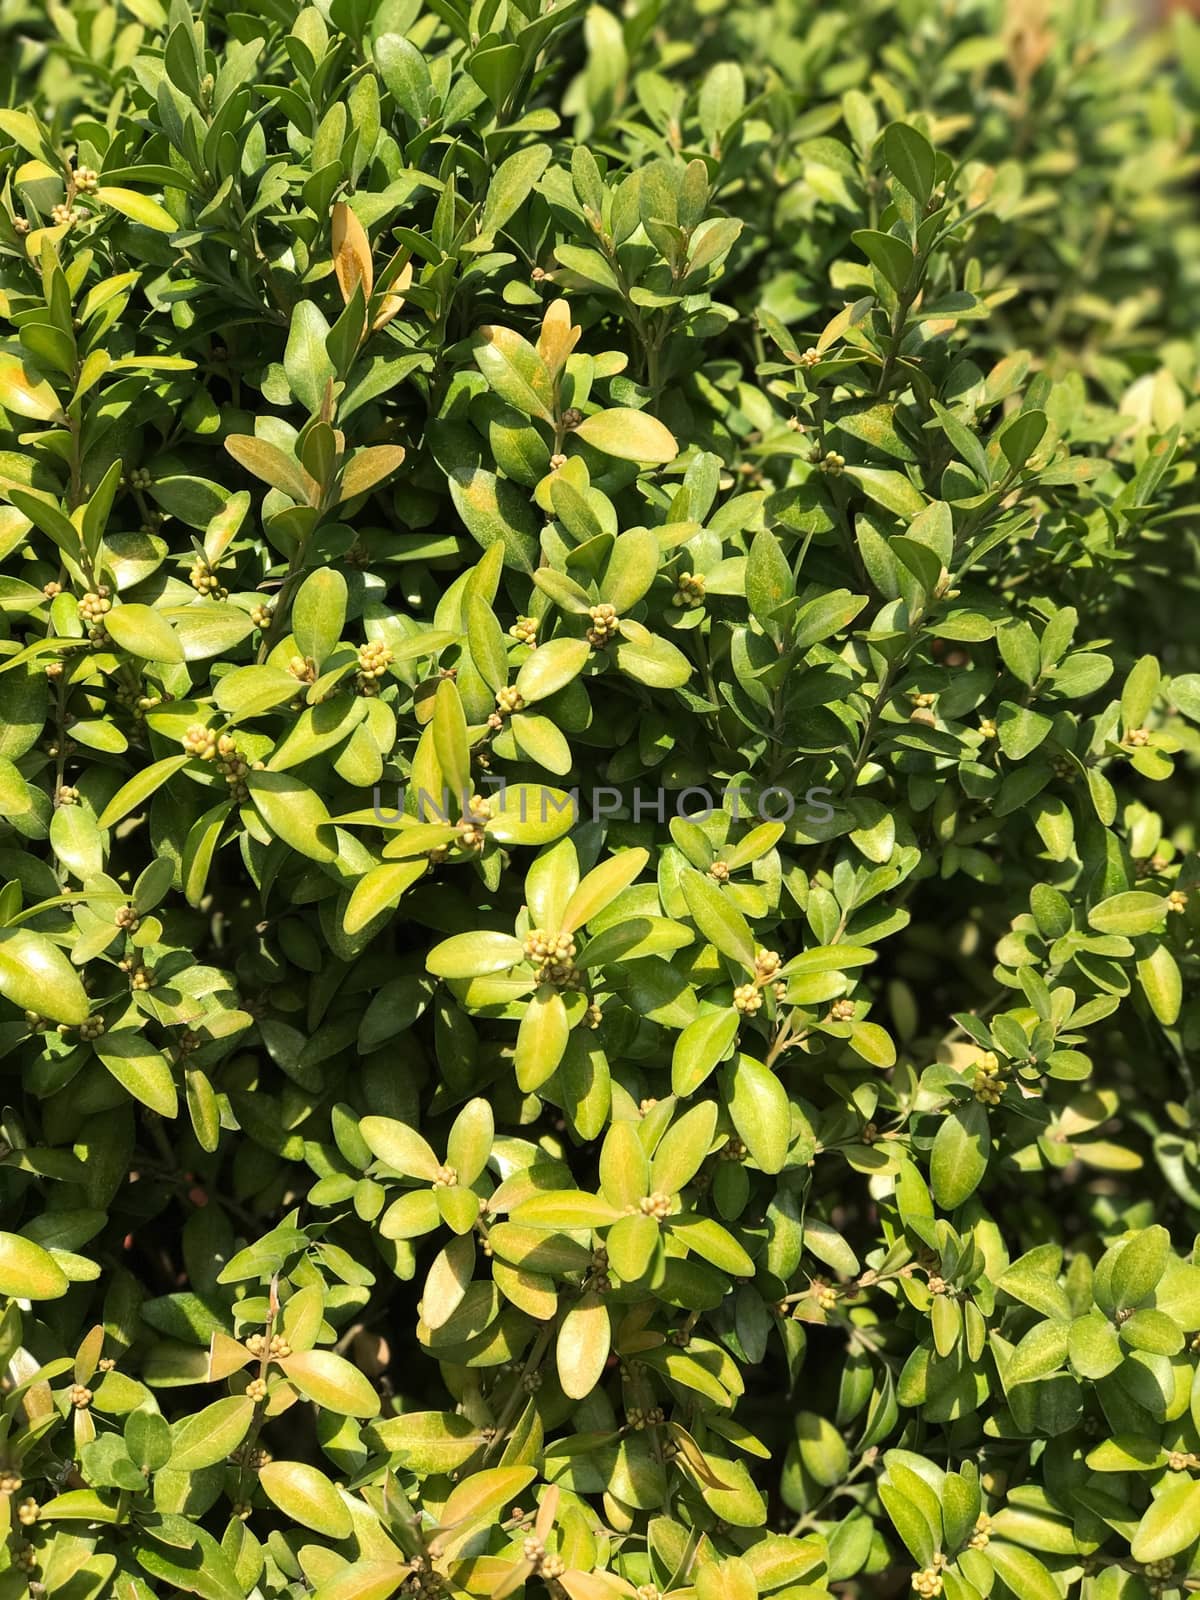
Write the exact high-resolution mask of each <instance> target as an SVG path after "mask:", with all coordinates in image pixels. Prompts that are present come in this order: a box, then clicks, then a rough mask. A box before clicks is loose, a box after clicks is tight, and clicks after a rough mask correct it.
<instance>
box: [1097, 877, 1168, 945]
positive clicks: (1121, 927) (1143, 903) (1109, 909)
mask: <svg viewBox="0 0 1200 1600" xmlns="http://www.w3.org/2000/svg"><path fill="white" fill-rule="evenodd" d="M1168 909H1169V908H1168V905H1167V900H1166V896H1165V895H1160V894H1150V893H1149V892H1148V891H1147V890H1145V889H1126V890H1123V891H1122V892H1121V893H1120V894H1113V895H1109V897H1108V899H1107V900H1101V902H1100V904H1099V905H1098V906H1093V907H1092V909H1091V910H1090V911H1089V912H1088V927H1089V928H1095V930H1096V932H1097V933H1122V934H1125V935H1126V937H1128V938H1131V939H1132V938H1136V937H1137V936H1138V935H1139V934H1143V933H1153V932H1154V931H1155V930H1156V929H1157V928H1158V927H1160V926H1161V924H1162V923H1163V922H1164V921H1165V920H1166V916H1167V911H1168Z"/></svg>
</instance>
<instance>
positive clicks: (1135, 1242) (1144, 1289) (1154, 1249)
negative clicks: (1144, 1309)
mask: <svg viewBox="0 0 1200 1600" xmlns="http://www.w3.org/2000/svg"><path fill="white" fill-rule="evenodd" d="M1170 1255H1171V1235H1170V1234H1169V1233H1168V1232H1167V1230H1166V1229H1165V1228H1163V1227H1161V1226H1157V1225H1156V1226H1154V1227H1151V1228H1143V1229H1142V1230H1141V1231H1140V1232H1139V1233H1135V1234H1134V1236H1133V1238H1132V1239H1130V1240H1129V1242H1128V1244H1123V1245H1122V1246H1121V1250H1120V1254H1119V1255H1118V1256H1117V1259H1116V1262H1115V1264H1114V1266H1113V1269H1112V1277H1111V1279H1110V1286H1111V1291H1112V1298H1113V1309H1114V1310H1115V1311H1118V1312H1119V1311H1125V1310H1128V1309H1129V1307H1131V1306H1137V1305H1140V1304H1141V1303H1142V1301H1143V1300H1146V1299H1148V1298H1149V1296H1150V1295H1151V1294H1153V1293H1154V1290H1155V1288H1156V1287H1157V1286H1158V1281H1159V1279H1160V1278H1161V1277H1162V1275H1163V1273H1164V1272H1165V1271H1166V1267H1167V1262H1168V1260H1169V1259H1170Z"/></svg>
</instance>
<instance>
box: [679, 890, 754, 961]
mask: <svg viewBox="0 0 1200 1600" xmlns="http://www.w3.org/2000/svg"><path fill="white" fill-rule="evenodd" d="M679 884H680V888H681V889H682V890H683V897H684V899H685V900H686V901H687V907H688V912H689V914H690V915H691V918H692V921H693V922H694V923H695V924H696V926H697V928H699V930H700V932H701V933H702V934H703V936H704V937H705V938H706V939H707V940H708V942H709V943H710V944H712V945H715V946H716V947H717V949H718V950H719V951H720V952H721V954H722V955H725V956H728V957H729V959H730V960H731V961H736V962H737V964H738V965H739V966H740V967H744V968H745V970H746V971H747V972H753V971H754V938H753V936H752V934H751V932H750V926H749V924H748V923H747V921H746V919H745V917H744V916H743V915H742V914H741V912H740V911H739V910H738V909H737V907H736V906H735V905H734V904H733V902H732V900H730V899H729V898H728V897H727V896H725V895H723V894H722V893H721V891H720V889H718V888H717V886H716V884H715V883H714V882H713V881H712V879H711V878H708V877H705V876H704V875H703V874H701V873H699V872H696V871H694V870H692V869H690V868H689V869H688V870H687V871H686V872H684V873H683V874H682V876H681V877H680V880H679Z"/></svg>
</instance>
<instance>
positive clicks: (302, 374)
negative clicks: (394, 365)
mask: <svg viewBox="0 0 1200 1600" xmlns="http://www.w3.org/2000/svg"><path fill="white" fill-rule="evenodd" d="M328 338H329V324H328V322H326V320H325V318H324V316H323V315H322V313H321V311H320V309H319V308H318V307H317V306H316V305H315V304H314V302H313V301H311V300H300V301H298V302H297V304H296V305H295V306H294V307H293V308H292V324H291V328H290V330H289V332H288V339H287V347H286V349H285V350H284V353H283V370H284V372H285V373H286V374H287V381H288V385H289V387H290V388H291V391H292V393H293V394H294V395H295V396H296V398H297V400H299V401H300V403H301V405H303V406H306V407H307V408H308V410H309V411H311V412H317V411H319V410H320V409H321V402H322V401H323V400H324V398H325V389H326V385H327V384H328V383H329V381H330V379H332V378H333V377H334V376H335V371H334V365H333V362H332V361H331V360H330V358H329V354H328V352H327V350H326V348H325V345H326V341H327V339H328ZM306 653H311V652H306Z"/></svg>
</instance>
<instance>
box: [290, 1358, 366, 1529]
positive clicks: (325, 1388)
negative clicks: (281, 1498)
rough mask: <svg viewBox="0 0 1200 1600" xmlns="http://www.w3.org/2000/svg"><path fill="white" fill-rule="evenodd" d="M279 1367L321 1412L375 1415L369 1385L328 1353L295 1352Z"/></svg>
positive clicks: (352, 1415) (343, 1359) (358, 1373)
mask: <svg viewBox="0 0 1200 1600" xmlns="http://www.w3.org/2000/svg"><path fill="white" fill-rule="evenodd" d="M279 1365H280V1367H281V1369H282V1370H283V1373H284V1376H285V1377H286V1378H287V1380H288V1382H289V1383H290V1384H292V1385H293V1387H295V1388H297V1389H299V1391H300V1393H301V1394H302V1395H303V1396H304V1398H305V1399H306V1400H311V1401H312V1402H313V1404H314V1405H317V1406H320V1408H321V1409H322V1411H332V1412H333V1413H334V1415H335V1416H339V1417H375V1416H378V1415H379V1408H380V1399H379V1396H378V1394H377V1393H376V1392H375V1390H374V1389H373V1388H372V1386H371V1384H370V1382H369V1381H368V1380H367V1378H366V1377H365V1376H364V1375H363V1374H362V1373H361V1372H360V1371H359V1370H358V1368H357V1367H355V1366H352V1365H351V1363H350V1362H349V1361H347V1360H346V1359H345V1358H344V1357H343V1356H339V1355H335V1354H334V1353H333V1351H332V1350H298V1351H296V1352H295V1353H294V1354H293V1355H290V1356H288V1357H286V1359H284V1360H282V1361H281V1362H280V1363H279ZM274 1498H275V1497H274V1496H272V1499H274ZM276 1504H277V1505H278V1504H279V1502H278V1501H276ZM335 1537H340V1535H335Z"/></svg>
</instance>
